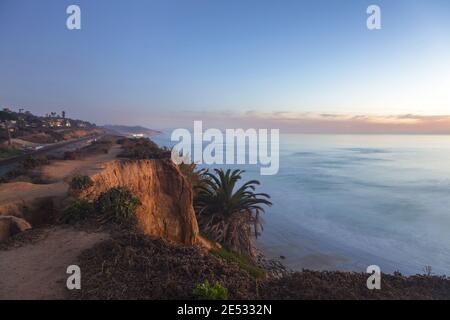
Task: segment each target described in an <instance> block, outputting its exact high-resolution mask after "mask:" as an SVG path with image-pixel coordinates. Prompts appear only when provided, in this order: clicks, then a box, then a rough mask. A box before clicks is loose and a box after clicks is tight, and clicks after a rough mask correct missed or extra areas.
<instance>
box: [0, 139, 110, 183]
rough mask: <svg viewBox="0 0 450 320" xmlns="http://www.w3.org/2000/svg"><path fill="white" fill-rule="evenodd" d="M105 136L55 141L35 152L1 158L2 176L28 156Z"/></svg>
mask: <svg viewBox="0 0 450 320" xmlns="http://www.w3.org/2000/svg"><path fill="white" fill-rule="evenodd" d="M103 136H104V134H98V135H92V136H87V137H83V138H80V139H74V140H69V141H62V142H57V143H53V144H50V145H46V146H44V147H43V148H42V149H39V150H36V151H33V152H28V153H25V154H23V155H20V156H17V157H13V158H8V159H4V160H0V176H1V175H4V174H6V173H7V172H8V171H10V170H11V169H12V168H13V166H14V165H16V164H18V163H19V162H20V161H22V160H24V159H26V158H27V157H30V156H38V155H42V154H47V153H49V152H54V151H59V150H60V149H64V148H68V147H71V146H73V145H77V144H80V145H81V144H82V143H83V142H87V141H89V140H91V139H100V138H102V137H103Z"/></svg>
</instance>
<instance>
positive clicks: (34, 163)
mask: <svg viewBox="0 0 450 320" xmlns="http://www.w3.org/2000/svg"><path fill="white" fill-rule="evenodd" d="M46 164H49V161H48V158H47V156H45V155H42V156H38V157H34V156H29V157H27V158H25V159H24V160H23V161H22V167H23V169H25V170H31V169H36V168H37V167H40V166H43V165H46Z"/></svg>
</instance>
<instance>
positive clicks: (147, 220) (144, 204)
mask: <svg viewBox="0 0 450 320" xmlns="http://www.w3.org/2000/svg"><path fill="white" fill-rule="evenodd" d="M91 179H92V182H93V184H92V186H90V187H88V188H86V189H85V190H83V191H82V192H81V194H80V197H81V198H84V199H87V200H92V201H93V200H95V199H97V198H98V196H99V195H100V194H101V193H103V192H106V191H108V190H109V189H111V188H114V187H119V186H122V187H127V188H128V189H129V190H130V191H131V192H132V193H133V194H134V195H135V196H136V197H138V198H139V200H140V202H141V205H140V206H139V208H138V209H137V211H136V217H137V220H138V226H139V227H140V229H141V230H142V231H143V232H144V233H145V234H147V235H150V236H155V237H162V238H165V239H168V240H171V241H174V242H177V243H181V244H185V245H194V244H196V243H197V242H198V240H199V230H198V225H197V219H196V217H195V212H194V208H193V205H192V188H191V186H190V183H189V182H188V181H187V180H186V178H185V177H184V176H183V175H182V174H181V172H180V171H179V169H178V167H177V166H176V165H175V164H173V163H172V161H171V160H169V159H165V160H117V161H112V162H109V163H107V164H106V165H105V166H104V169H103V170H102V171H100V172H99V173H97V174H95V175H93V176H92V177H91Z"/></svg>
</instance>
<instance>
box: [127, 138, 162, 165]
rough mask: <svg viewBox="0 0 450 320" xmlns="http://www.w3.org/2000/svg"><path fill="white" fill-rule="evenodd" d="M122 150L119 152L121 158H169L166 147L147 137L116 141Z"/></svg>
mask: <svg viewBox="0 0 450 320" xmlns="http://www.w3.org/2000/svg"><path fill="white" fill-rule="evenodd" d="M118 143H120V144H121V145H122V149H123V151H122V152H121V153H120V154H119V157H121V158H128V159H135V160H141V159H166V158H167V159H169V158H170V156H171V152H170V150H169V149H167V148H160V147H159V146H158V145H157V144H156V143H154V142H153V141H151V140H150V139H148V138H139V139H128V138H124V139H121V140H120V141H118Z"/></svg>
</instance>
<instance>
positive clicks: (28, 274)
mask: <svg viewBox="0 0 450 320" xmlns="http://www.w3.org/2000/svg"><path fill="white" fill-rule="evenodd" d="M108 238H109V235H108V234H106V233H87V232H84V231H78V230H74V229H70V228H62V227H55V228H50V229H47V230H45V235H44V237H43V239H41V240H40V241H38V242H36V243H30V244H27V245H24V246H23V247H20V248H15V249H11V250H7V251H0V300H4V299H8V300H15V299H31V300H36V299H64V298H65V297H66V295H67V293H68V291H67V289H66V280H67V277H68V275H67V274H66V270H67V267H68V266H69V265H74V264H75V265H76V264H77V257H78V256H79V255H80V254H81V252H83V251H84V250H86V249H88V248H91V247H92V246H94V245H95V244H97V243H99V242H101V241H104V240H106V239H108ZM81 285H83V270H81Z"/></svg>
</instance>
